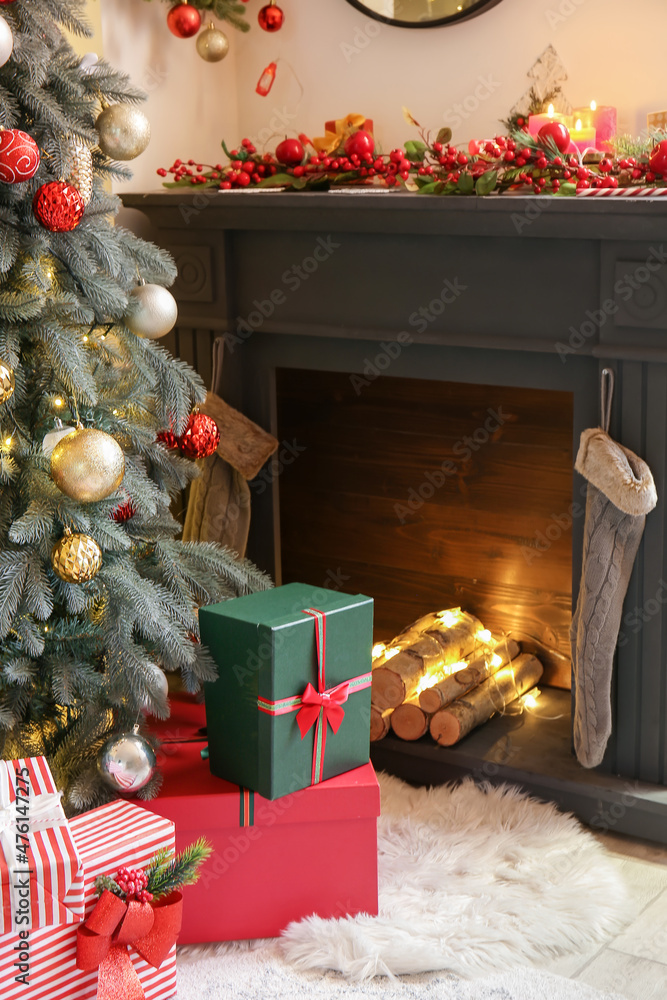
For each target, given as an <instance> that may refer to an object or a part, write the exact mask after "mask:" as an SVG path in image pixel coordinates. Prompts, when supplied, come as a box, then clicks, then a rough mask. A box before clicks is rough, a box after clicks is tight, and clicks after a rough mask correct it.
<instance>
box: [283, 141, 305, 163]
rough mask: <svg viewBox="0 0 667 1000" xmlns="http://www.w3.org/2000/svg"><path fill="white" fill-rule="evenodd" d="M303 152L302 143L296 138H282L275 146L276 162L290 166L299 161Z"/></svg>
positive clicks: (302, 156)
mask: <svg viewBox="0 0 667 1000" xmlns="http://www.w3.org/2000/svg"><path fill="white" fill-rule="evenodd" d="M305 152H306V151H305V149H304V148H303V144H302V143H301V142H299V140H298V139H283V141H282V142H279V143H278V145H277V146H276V159H277V161H278V163H282V164H284V165H285V166H286V167H291V166H293V165H294V164H296V163H301V161H302V160H303V158H304V155H305Z"/></svg>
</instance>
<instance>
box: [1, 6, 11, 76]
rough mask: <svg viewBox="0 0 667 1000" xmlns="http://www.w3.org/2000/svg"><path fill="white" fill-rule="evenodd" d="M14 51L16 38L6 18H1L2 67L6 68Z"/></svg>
mask: <svg viewBox="0 0 667 1000" xmlns="http://www.w3.org/2000/svg"><path fill="white" fill-rule="evenodd" d="M13 49H14V36H13V35H12V29H11V28H10V27H9V25H8V24H7V22H6V21H5V19H4V17H0V66H4V65H5V63H6V62H7V60H8V59H9V57H10V56H11V54H12V51H13Z"/></svg>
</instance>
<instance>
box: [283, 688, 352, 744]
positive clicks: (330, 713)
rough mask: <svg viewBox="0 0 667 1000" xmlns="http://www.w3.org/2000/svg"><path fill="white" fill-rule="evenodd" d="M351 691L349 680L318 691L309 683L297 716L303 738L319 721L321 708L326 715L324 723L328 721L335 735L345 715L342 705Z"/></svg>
mask: <svg viewBox="0 0 667 1000" xmlns="http://www.w3.org/2000/svg"><path fill="white" fill-rule="evenodd" d="M349 693H350V682H349V681H343V683H342V684H337V685H336V687H333V688H329V690H328V691H316V690H315V688H314V687H313V685H312V684H308V685H307V686H306V690H305V691H304V692H303V694H302V695H301V705H302V706H303V707H302V708H301V709H300V710H299V712H298V714H297V717H296V721H297V722H298V724H299V729H300V730H301V739H303V738H304V736H305V735H306V733H307V732H308V731H309V730H310V729H312V728H313V726H314V725H315V723H316V722H317V720H318V718H319V715H320V709H321V710H322V713H323V716H324V720H323V724H324V725H326V724H327V723H328V724H329V725H330V726H331V728H332V730H333V732H334V735H335V734H336V733H337V732H338V730H339V729H340V724H341V722H342V721H343V719H344V717H345V711H344V709H343V708H342V707H341V706H343V705H344V704H345V702H346V701H347V698H348V695H349Z"/></svg>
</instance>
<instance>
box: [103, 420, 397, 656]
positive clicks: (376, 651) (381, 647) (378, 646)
mask: <svg viewBox="0 0 667 1000" xmlns="http://www.w3.org/2000/svg"><path fill="white" fill-rule="evenodd" d="M115 412H116V411H115V410H114V413H115ZM386 648H387V647H386V646H385V644H384V643H383V642H376V643H375V645H374V646H373V650H372V656H373V659H374V660H377V658H378V656H382V654H383V653H384V651H385V649H386Z"/></svg>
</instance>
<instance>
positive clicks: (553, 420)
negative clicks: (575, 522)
mask: <svg viewBox="0 0 667 1000" xmlns="http://www.w3.org/2000/svg"><path fill="white" fill-rule="evenodd" d="M276 388H277V417H278V430H279V436H280V439H281V441H283V442H285V444H286V445H288V446H289V447H287V448H285V449H283V454H287V455H288V458H289V461H286V462H283V463H282V467H281V468H280V469H279V470H278V471H279V478H278V489H279V507H280V540H281V564H282V582H284V583H289V582H291V581H295V580H301V581H304V582H306V583H312V584H314V585H319V586H322V585H325V586H328V587H332V588H336V589H340V590H345V591H348V592H357V591H358V592H361V593H366V594H369V595H370V596H372V597H374V599H375V641H376V643H378V644H379V643H382V642H385V643H386V642H388V641H390V640H391V639H392V638H393V637H394V636H396V635H397V634H398V633H399V632H401V631H402V630H403V629H405V628H406V627H407V626H408V625H409V624H410V623H411V622H414V621H415V620H417V619H420V618H422V617H423V616H424V615H426V614H428V613H430V612H435V611H441V610H444V609H449V608H456V607H460V608H461V609H462V610H463V611H464V612H468V613H470V614H472V615H475V616H476V617H477V618H478V619H479V620H480V621H481V622H482V623H483V626H484V628H485V629H487V630H490V631H491V632H492V633H494V634H496V633H503V634H509V635H510V636H511V637H512V638H513V639H515V640H516V641H517V642H519V643H520V645H521V649H522V652H531V653H535V654H536V655H537V656H538V657H539V658H540V660H541V662H542V664H543V666H544V674H543V677H542V680H541V685H543V686H545V687H546V688H555V689H562V690H567V689H569V688H570V653H569V626H570V620H571V605H572V535H571V525H572V515H573V507H572V462H573V457H572V440H573V394H572V393H570V392H563V391H551V390H544V389H528V388H517V387H513V386H498V385H491V384H469V383H460V382H443V381H435V380H433V381H431V380H424V379H414V378H402V377H392V376H390V375H386V376H379V377H376V378H367V377H365V376H357V375H353V376H350V375H349V374H346V373H341V372H327V371H304V370H298V369H278V371H277V373H276Z"/></svg>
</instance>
